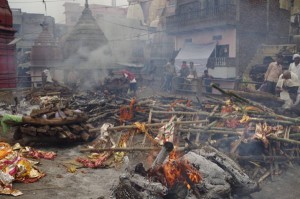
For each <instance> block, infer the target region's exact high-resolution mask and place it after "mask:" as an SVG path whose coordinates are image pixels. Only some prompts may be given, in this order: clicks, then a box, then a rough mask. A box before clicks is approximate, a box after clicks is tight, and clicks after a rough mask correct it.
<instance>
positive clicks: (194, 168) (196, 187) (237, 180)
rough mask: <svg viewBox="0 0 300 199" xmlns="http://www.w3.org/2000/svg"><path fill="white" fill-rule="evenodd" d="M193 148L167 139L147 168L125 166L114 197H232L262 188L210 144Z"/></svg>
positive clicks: (183, 198)
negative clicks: (178, 145) (178, 144)
mask: <svg viewBox="0 0 300 199" xmlns="http://www.w3.org/2000/svg"><path fill="white" fill-rule="evenodd" d="M192 148H194V146H193V145H191V144H190V143H189V146H188V147H185V148H177V149H174V148H173V144H172V143H171V142H165V143H164V146H163V147H162V149H161V150H160V152H159V153H158V155H157V157H156V159H155V160H154V162H153V164H152V166H151V167H150V168H149V169H148V170H147V171H146V169H145V168H144V166H143V164H142V163H140V164H137V165H136V166H135V168H134V169H130V168H128V167H126V168H125V171H126V173H124V174H122V175H121V176H120V182H119V184H118V185H117V186H116V187H115V188H114V191H113V197H114V198H116V199H121V198H123V199H125V198H136V199H138V198H156V199H165V198H167V199H168V198H172V199H186V198H187V199H188V198H197V199H198V198H230V197H231V196H232V195H236V196H237V197H241V196H246V195H249V194H251V193H253V192H256V191H258V190H259V185H258V183H257V182H255V181H253V180H251V179H250V178H249V176H248V175H247V174H245V173H244V172H243V171H242V169H241V168H240V167H239V166H238V165H237V164H236V163H235V162H234V161H232V160H231V159H230V158H229V157H228V156H226V155H225V154H223V153H221V152H219V151H218V150H216V149H214V148H212V147H209V146H206V147H203V148H202V149H194V150H192ZM196 148H198V147H196Z"/></svg>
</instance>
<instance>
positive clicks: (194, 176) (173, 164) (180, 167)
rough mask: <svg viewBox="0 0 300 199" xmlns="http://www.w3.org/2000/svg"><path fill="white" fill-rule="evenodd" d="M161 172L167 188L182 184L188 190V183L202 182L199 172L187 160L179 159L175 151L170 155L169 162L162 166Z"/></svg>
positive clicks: (189, 186)
mask: <svg viewBox="0 0 300 199" xmlns="http://www.w3.org/2000/svg"><path fill="white" fill-rule="evenodd" d="M163 172H164V175H165V178H166V181H167V186H168V187H172V186H173V185H174V184H175V183H176V182H184V183H185V184H186V186H187V188H188V189H190V188H191V185H190V182H192V183H194V184H197V183H199V182H201V181H202V177H201V175H200V172H199V171H198V170H197V169H196V168H194V167H193V166H192V165H191V164H189V162H188V161H187V160H182V159H179V158H178V154H176V152H175V151H172V152H171V153H170V155H169V161H168V162H166V163H165V164H164V165H163ZM187 178H188V179H187Z"/></svg>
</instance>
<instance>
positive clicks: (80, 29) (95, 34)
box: [63, 0, 111, 60]
mask: <svg viewBox="0 0 300 199" xmlns="http://www.w3.org/2000/svg"><path fill="white" fill-rule="evenodd" d="M104 46H106V48H107V49H106V50H105V53H106V54H107V56H111V51H110V49H109V46H108V40H107V38H106V37H105V35H104V33H103V31H102V30H101V29H100V27H99V26H98V24H97V22H96V20H95V18H94V17H93V15H92V11H91V10H90V9H89V4H88V0H86V3H85V8H84V10H83V11H82V15H81V17H80V18H79V20H78V22H77V24H76V25H75V26H74V28H73V30H72V32H71V33H70V34H69V35H68V36H67V37H66V39H65V41H64V44H63V57H64V59H65V60H66V59H68V58H70V57H72V56H73V57H74V56H76V55H78V53H81V55H80V56H82V53H83V54H89V52H92V51H94V50H96V49H99V48H101V47H104Z"/></svg>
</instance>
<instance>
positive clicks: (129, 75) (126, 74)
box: [121, 70, 137, 96]
mask: <svg viewBox="0 0 300 199" xmlns="http://www.w3.org/2000/svg"><path fill="white" fill-rule="evenodd" d="M121 72H122V74H123V75H124V77H125V78H126V79H128V81H129V90H130V92H133V95H134V96H136V91H137V81H136V78H135V75H134V74H133V73H131V72H129V71H128V70H122V71H121Z"/></svg>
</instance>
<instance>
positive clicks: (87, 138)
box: [80, 131, 90, 141]
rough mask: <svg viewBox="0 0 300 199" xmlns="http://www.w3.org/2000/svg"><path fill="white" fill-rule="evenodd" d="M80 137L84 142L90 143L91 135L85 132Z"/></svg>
mask: <svg viewBox="0 0 300 199" xmlns="http://www.w3.org/2000/svg"><path fill="white" fill-rule="evenodd" d="M80 137H81V139H82V140H83V141H88V140H89V139H90V135H89V134H88V133H87V132H85V131H84V132H82V133H81V134H80Z"/></svg>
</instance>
